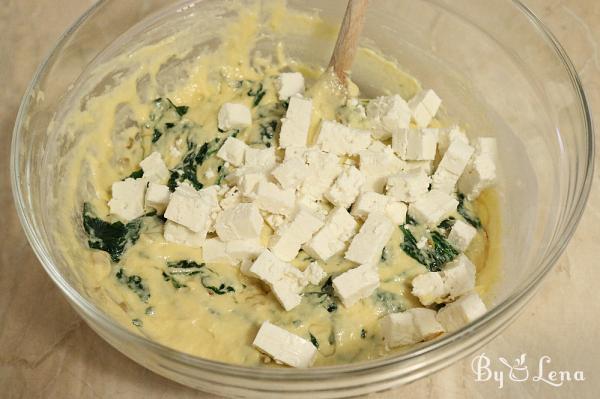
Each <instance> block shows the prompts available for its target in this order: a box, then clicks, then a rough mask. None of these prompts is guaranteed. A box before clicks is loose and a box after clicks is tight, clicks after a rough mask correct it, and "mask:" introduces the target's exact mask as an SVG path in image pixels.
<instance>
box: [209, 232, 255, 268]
mask: <svg viewBox="0 0 600 399" xmlns="http://www.w3.org/2000/svg"><path fill="white" fill-rule="evenodd" d="M263 249H264V248H263V247H262V246H261V245H260V243H259V240H258V239H256V238H253V239H246V240H233V241H227V242H225V241H222V240H220V239H218V238H210V239H208V240H206V241H204V243H203V244H202V260H203V261H204V262H206V263H223V264H228V265H237V264H238V263H240V262H242V261H244V260H248V259H250V258H253V257H256V256H258V255H259V254H260V253H261V252H262V251H263Z"/></svg>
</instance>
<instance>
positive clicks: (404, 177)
mask: <svg viewBox="0 0 600 399" xmlns="http://www.w3.org/2000/svg"><path fill="white" fill-rule="evenodd" d="M430 184H431V178H430V177H429V176H427V175H426V174H425V172H423V170H421V169H412V170H409V171H406V172H399V173H397V174H395V175H392V176H390V177H388V180H387V185H386V194H387V195H388V196H390V197H392V198H394V199H396V200H398V201H404V202H414V201H416V200H417V199H419V198H420V197H422V196H423V195H425V194H426V193H427V191H428V190H429V185H430Z"/></svg>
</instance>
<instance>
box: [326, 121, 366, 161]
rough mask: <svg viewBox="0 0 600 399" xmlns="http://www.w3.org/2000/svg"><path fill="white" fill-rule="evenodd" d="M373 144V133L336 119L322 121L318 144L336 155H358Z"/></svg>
mask: <svg viewBox="0 0 600 399" xmlns="http://www.w3.org/2000/svg"><path fill="white" fill-rule="evenodd" d="M370 144H371V133H369V132H368V131H367V130H359V129H354V128H351V127H348V126H345V125H342V124H341V123H337V122H335V121H326V120H324V121H322V122H321V128H320V129H319V136H318V137H317V146H319V147H320V148H321V150H323V151H325V152H329V153H332V154H335V155H356V154H358V153H359V152H360V151H362V150H366V149H367V148H368V147H369V145H370Z"/></svg>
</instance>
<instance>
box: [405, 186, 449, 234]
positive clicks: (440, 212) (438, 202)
mask: <svg viewBox="0 0 600 399" xmlns="http://www.w3.org/2000/svg"><path fill="white" fill-rule="evenodd" d="M457 206H458V201H457V200H456V199H455V198H454V197H452V196H451V195H449V194H446V193H444V192H442V191H438V190H432V191H429V192H428V193H426V194H425V195H423V196H421V197H420V198H419V199H418V200H417V201H415V202H413V203H411V204H410V205H409V206H408V215H409V216H410V217H412V218H413V219H415V220H416V221H417V222H419V223H424V224H427V225H429V226H437V225H438V224H439V223H440V222H441V221H442V220H444V219H446V218H447V217H448V216H450V214H451V213H452V212H454V211H456V207H457Z"/></svg>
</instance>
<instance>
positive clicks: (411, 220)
mask: <svg viewBox="0 0 600 399" xmlns="http://www.w3.org/2000/svg"><path fill="white" fill-rule="evenodd" d="M405 223H406V224H410V225H412V226H416V225H417V221H416V220H415V219H414V218H413V217H412V216H410V215H409V214H406V222H405Z"/></svg>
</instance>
